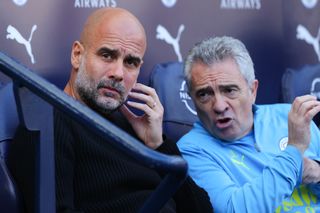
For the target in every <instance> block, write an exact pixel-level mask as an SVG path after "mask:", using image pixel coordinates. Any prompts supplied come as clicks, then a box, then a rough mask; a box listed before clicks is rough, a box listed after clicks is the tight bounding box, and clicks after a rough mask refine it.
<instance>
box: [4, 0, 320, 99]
mask: <svg viewBox="0 0 320 213" xmlns="http://www.w3.org/2000/svg"><path fill="white" fill-rule="evenodd" d="M99 7H123V8H126V9H128V10H130V11H131V12H132V13H134V14H135V15H136V16H137V17H138V18H139V19H140V20H141V22H142V23H143V25H144V26H145V29H146V32H147V36H148V49H147V52H146V55H145V58H144V64H143V67H142V70H141V75H140V77H139V81H140V82H143V83H148V81H149V74H150V72H151V69H152V67H153V66H154V65H155V64H156V63H162V62H168V61H178V60H181V58H184V57H185V56H186V54H187V52H188V50H189V49H190V48H191V47H192V45H193V44H194V43H195V42H197V41H199V40H201V39H203V38H206V37H208V36H212V35H218V36H221V35H229V36H234V37H236V38H239V39H240V40H242V41H243V42H244V43H245V44H246V46H247V48H248V50H249V52H250V53H251V56H252V58H253V61H254V63H255V70H256V76H257V78H258V79H259V81H260V85H259V93H258V97H257V103H275V102H281V88H280V87H281V77H282V74H283V72H284V71H285V69H286V68H289V67H290V68H299V67H301V66H303V65H304V64H315V63H319V59H318V54H319V55H320V53H319V52H320V51H319V39H320V38H319V36H318V38H317V34H318V31H319V26H320V10H319V9H320V2H318V0H201V1H194V0H130V1H128V0H67V1H66V0H54V1H53V0H41V1H39V0H1V2H0V51H3V52H5V53H6V54H8V55H10V56H12V57H14V58H16V59H17V60H18V61H20V62H21V63H23V64H24V65H26V66H27V67H29V68H31V69H32V70H34V71H35V72H37V73H38V74H40V75H41V76H43V77H45V78H46V79H48V80H49V81H51V82H53V83H54V84H56V85H57V86H58V87H60V88H61V89H62V88H63V87H64V85H65V83H66V81H67V80H68V77H69V72H70V50H71V45H72V42H73V41H74V40H76V39H78V37H79V34H80V30H81V28H82V25H83V22H84V21H85V19H86V17H87V16H88V14H90V13H91V12H92V11H93V10H95V9H97V8H99ZM299 25H301V26H300V27H299V30H300V31H299V30H297V28H298V26H299ZM10 26H11V27H10ZM32 31H33V34H32V38H31V39H30V41H29V37H30V34H31V32H32ZM298 31H299V32H300V38H301V39H299V38H298V37H297V35H298V34H299V33H298ZM178 34H179V35H180V37H179V38H180V39H178V38H177V35H178ZM19 35H20V36H19ZM17 37H20V42H21V43H19V42H18V40H19V38H17ZM307 37H308V39H309V40H308V42H309V43H310V44H309V43H307V39H306V38H307ZM164 38H166V40H165V39H164ZM25 44H27V45H28V44H29V45H30V47H31V48H30V49H29V54H28V51H27V48H26V46H25ZM173 44H175V45H176V47H177V48H176V51H175V50H174V48H173ZM179 54H181V58H179ZM32 56H33V58H34V61H32Z"/></svg>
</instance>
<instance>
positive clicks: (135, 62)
mask: <svg viewBox="0 0 320 213" xmlns="http://www.w3.org/2000/svg"><path fill="white" fill-rule="evenodd" d="M125 64H126V65H127V66H128V67H130V68H138V67H139V65H140V61H138V60H137V59H134V58H127V59H126V60H125Z"/></svg>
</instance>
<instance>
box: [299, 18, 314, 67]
mask: <svg viewBox="0 0 320 213" xmlns="http://www.w3.org/2000/svg"><path fill="white" fill-rule="evenodd" d="M297 39H301V40H304V41H305V42H307V43H308V44H310V45H312V46H313V49H314V51H315V52H316V54H317V56H318V60H319V61H320V49H319V40H320V28H319V30H318V34H317V36H316V37H313V36H312V35H311V34H310V32H309V31H308V30H307V28H305V27H304V26H302V25H301V24H299V25H298V26H297Z"/></svg>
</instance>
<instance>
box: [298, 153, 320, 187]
mask: <svg viewBox="0 0 320 213" xmlns="http://www.w3.org/2000/svg"><path fill="white" fill-rule="evenodd" d="M318 182H320V165H319V163H317V162H316V161H314V160H311V159H309V158H306V157H304V158H303V175H302V183H304V184H309V183H318Z"/></svg>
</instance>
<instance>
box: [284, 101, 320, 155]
mask: <svg viewBox="0 0 320 213" xmlns="http://www.w3.org/2000/svg"><path fill="white" fill-rule="evenodd" d="M319 111H320V102H319V101H317V99H316V97H314V96H312V95H304V96H300V97H297V98H296V99H295V100H294V102H293V104H292V107H291V110H290V112H289V117H288V128H289V140H288V144H290V145H293V146H295V147H297V148H298V149H299V150H300V152H301V153H302V154H303V153H304V151H305V150H306V149H307V148H308V147H309V144H310V123H311V121H312V118H313V117H314V116H315V115H316V114H317V113H318V112H319Z"/></svg>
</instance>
